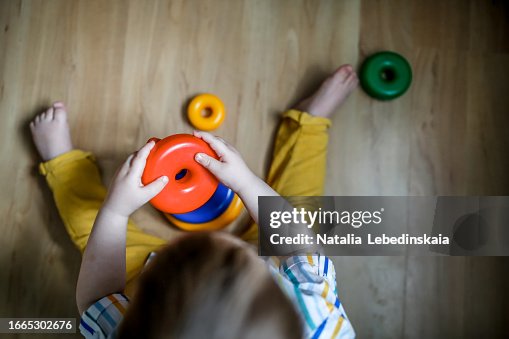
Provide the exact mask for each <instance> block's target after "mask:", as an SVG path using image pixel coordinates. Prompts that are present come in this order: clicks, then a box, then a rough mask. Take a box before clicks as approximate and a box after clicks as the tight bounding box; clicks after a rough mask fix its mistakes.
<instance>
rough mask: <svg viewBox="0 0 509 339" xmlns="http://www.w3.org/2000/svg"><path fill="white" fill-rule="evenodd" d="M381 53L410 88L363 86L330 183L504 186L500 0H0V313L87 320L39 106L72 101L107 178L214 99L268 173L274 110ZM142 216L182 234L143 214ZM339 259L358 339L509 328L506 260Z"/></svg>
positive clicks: (340, 191) (334, 147)
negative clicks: (41, 145) (389, 90)
mask: <svg viewBox="0 0 509 339" xmlns="http://www.w3.org/2000/svg"><path fill="white" fill-rule="evenodd" d="M379 50H394V51H397V52H400V53H402V54H404V55H405V56H406V57H407V58H408V60H409V61H410V63H411V65H412V67H413V72H414V82H413V84H412V86H411V88H410V90H409V92H408V93H407V94H406V95H404V96H403V97H401V98H399V99H397V100H394V101H391V102H377V101H374V100H372V99H370V98H369V97H367V96H366V95H365V94H364V93H363V92H362V91H360V90H359V91H356V92H355V93H354V94H353V95H352V96H351V97H350V98H349V99H348V101H347V102H346V104H345V105H344V106H343V108H342V109H341V110H340V111H338V112H337V114H336V115H335V116H334V117H333V127H332V129H331V138H330V153H329V165H328V169H329V171H328V174H327V177H328V179H327V180H328V185H327V193H328V194H333V195H509V176H508V175H507V173H508V170H509V157H508V156H507V153H508V150H509V133H508V132H507V130H508V127H509V115H508V114H507V113H508V107H509V105H508V104H509V96H508V95H507V94H508V93H509V82H508V81H507V78H508V76H509V10H508V5H507V2H504V1H478V0H471V1H468V0H451V1H440V0H433V1H418V0H414V1H408V0H392V1H389V0H379V1H378V0H352V1H333V0H327V1H305V0H298V1H293V0H292V1H291V0H281V1H250V0H244V1H234V0H231V1H227V0H220V1H198V0H192V1H183V0H175V1H169V0H168V1H162V0H161V1H157V0H149V1H134V0H133V1H117V0H115V1H100V0H39V1H21V0H0V119H1V123H0V141H1V142H0V155H1V157H2V161H1V162H0V173H1V175H2V179H1V180H0V220H1V221H0V225H1V226H0V227H1V234H2V235H1V236H0V260H1V265H2V266H1V267H2V269H1V270H0V317H6V316H10V317H14V316H18V317H21V316H41V317H42V316H55V317H57V316H60V317H64V316H67V317H73V316H76V317H77V316H78V315H77V312H76V308H75V302H74V288H75V283H76V279H77V273H78V269H79V262H80V256H79V254H78V252H77V251H76V250H75V249H74V248H73V246H72V244H70V241H69V240H68V237H67V234H65V231H64V229H63V226H62V224H61V222H60V220H59V217H58V213H57V212H56V209H55V207H54V204H53V203H52V198H51V193H50V192H49V190H48V189H47V188H46V186H45V183H44V181H43V180H42V179H41V178H40V177H39V176H38V175H37V173H36V171H35V165H36V163H37V161H38V159H37V155H36V153H35V150H34V148H33V146H32V143H31V140H30V135H29V132H28V127H27V122H28V121H29V120H30V119H31V118H33V116H34V115H35V114H36V113H38V112H40V111H41V109H42V108H43V107H45V106H47V105H48V104H50V103H51V102H52V101H53V100H63V101H65V102H66V103H67V104H68V106H69V108H70V116H69V119H70V125H71V129H72V135H73V141H74V144H75V145H76V146H77V147H79V148H83V149H86V150H90V151H92V152H94V153H96V154H97V157H98V159H99V163H100V166H101V169H102V170H103V173H104V177H105V182H108V181H109V178H111V175H112V173H113V172H114V170H115V168H116V167H117V166H118V165H119V164H120V163H121V162H122V161H123V160H124V159H125V157H126V156H127V155H128V154H129V153H131V152H132V151H133V150H135V149H136V148H138V147H139V146H140V145H142V144H143V143H144V142H145V141H146V140H147V139H148V138H149V137H152V136H159V137H162V136H166V135H169V134H173V133H177V132H190V131H191V126H189V124H188V123H187V121H186V119H185V116H184V111H185V107H186V105H187V103H188V101H189V100H190V98H192V97H193V96H194V95H196V94H197V93H201V92H213V93H215V94H216V95H218V96H220V97H221V98H222V99H223V100H224V102H225V104H226V107H227V109H228V117H227V119H226V120H225V123H224V124H223V125H222V126H221V128H220V129H219V130H218V131H217V134H219V135H221V136H222V137H223V138H224V139H226V140H229V141H230V142H232V143H233V144H234V145H235V146H236V147H237V148H238V149H239V151H240V152H241V153H242V154H243V155H244V157H245V159H246V161H247V163H248V164H249V166H250V167H251V168H252V169H253V170H254V171H255V172H256V173H257V174H259V175H261V176H263V175H264V174H265V171H266V170H267V166H268V164H269V161H270V151H271V145H272V141H273V134H274V131H275V130H276V127H277V123H278V116H279V114H280V113H281V112H282V111H284V110H285V109H286V108H288V107H290V106H291V105H293V104H294V103H295V102H296V101H297V100H299V99H300V98H302V97H303V96H305V95H308V94H310V93H311V92H312V91H313V90H314V89H315V88H316V86H317V85H318V84H319V83H320V82H321V81H322V80H323V79H324V77H325V76H326V75H327V74H328V73H330V72H331V71H332V70H334V69H335V68H336V67H337V66H339V65H340V64H342V63H352V64H354V65H355V66H356V67H357V66H359V65H360V63H361V62H362V60H363V59H364V58H365V57H366V56H367V55H369V54H371V53H373V52H376V51H379ZM135 220H136V221H137V222H138V224H139V225H140V226H141V227H142V228H144V229H145V230H147V232H151V233H153V234H156V235H159V236H161V237H164V238H171V237H172V235H173V234H174V233H175V232H176V231H175V230H174V229H172V228H171V227H169V226H168V224H167V223H166V221H165V220H164V219H163V218H162V217H161V216H160V215H159V214H158V213H157V212H155V211H154V210H153V209H151V208H150V207H148V206H147V207H145V208H143V209H142V210H141V211H140V212H138V213H136V215H135ZM334 261H335V263H336V269H337V271H338V289H339V293H340V297H341V298H342V301H343V303H344V305H345V307H346V310H347V312H348V314H349V316H350V318H351V320H352V322H353V325H354V327H355V329H356V331H357V333H358V334H359V336H360V337H361V338H363V337H367V338H396V337H401V338H403V337H405V338H406V337H411V338H430V337H443V338H459V337H476V338H477V337H490V338H496V337H507V336H509V327H508V324H509V309H508V306H507V305H508V304H509V303H508V301H509V295H508V292H507V291H506V286H508V285H509V278H508V274H509V266H508V261H507V260H506V258H422V257H376V258H371V257H365V258H364V257H358V258H348V257H344V258H335V259H334ZM6 337H7V336H6ZM13 337H14V336H13ZM25 337H26V338H28V337H30V338H34V337H36V336H34V335H30V336H28V335H19V336H17V337H16V338H25ZM76 337H79V336H78V335H76Z"/></svg>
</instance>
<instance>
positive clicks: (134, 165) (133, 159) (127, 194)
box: [103, 141, 168, 217]
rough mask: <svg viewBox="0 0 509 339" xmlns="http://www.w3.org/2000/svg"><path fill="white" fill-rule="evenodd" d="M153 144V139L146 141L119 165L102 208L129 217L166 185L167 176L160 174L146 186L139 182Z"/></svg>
mask: <svg viewBox="0 0 509 339" xmlns="http://www.w3.org/2000/svg"><path fill="white" fill-rule="evenodd" d="M154 145H155V143H154V142H153V141H151V142H149V143H147V144H146V145H145V146H143V147H142V148H140V150H139V151H138V152H135V153H133V154H131V155H130V156H129V157H128V158H127V160H126V161H125V162H124V164H123V165H122V166H120V168H119V169H118V171H117V173H116V174H115V177H114V178H113V181H112V185H111V187H110V190H109V192H108V195H107V197H106V200H105V201H104V205H103V208H104V209H107V210H108V211H110V212H113V213H115V214H117V215H121V216H124V217H129V216H130V215H131V214H132V213H133V212H134V211H136V210H137V209H138V208H140V207H141V206H143V205H144V204H145V203H147V202H148V201H149V200H150V199H152V198H153V197H155V196H156V195H157V194H159V192H161V191H162V189H163V188H164V186H166V184H167V183H168V177H167V176H162V177H160V178H158V179H156V180H154V181H153V182H151V183H150V184H148V185H146V186H144V185H143V184H142V183H141V176H142V174H143V171H144V170H145V165H146V162H147V157H148V155H149V153H150V150H151V149H152V148H153V147H154Z"/></svg>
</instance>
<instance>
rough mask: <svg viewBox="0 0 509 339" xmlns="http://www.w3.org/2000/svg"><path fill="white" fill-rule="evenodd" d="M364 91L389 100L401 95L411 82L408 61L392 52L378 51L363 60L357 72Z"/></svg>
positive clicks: (380, 98) (374, 96)
mask: <svg viewBox="0 0 509 339" xmlns="http://www.w3.org/2000/svg"><path fill="white" fill-rule="evenodd" d="M359 78H360V82H361V86H362V88H363V89H364V91H366V93H367V94H368V95H370V96H372V97H373V98H376V99H379V100H391V99H395V98H397V97H399V96H400V95H403V93H405V92H406V91H407V89H408V88H409V87H410V83H411V82H412V68H411V67H410V64H409V63H408V61H407V60H406V59H405V58H403V57H402V56H401V55H399V54H397V53H394V52H388V51H385V52H379V53H376V54H373V55H371V56H370V57H368V58H367V59H366V61H364V63H363V64H362V66H361V70H360V72H359Z"/></svg>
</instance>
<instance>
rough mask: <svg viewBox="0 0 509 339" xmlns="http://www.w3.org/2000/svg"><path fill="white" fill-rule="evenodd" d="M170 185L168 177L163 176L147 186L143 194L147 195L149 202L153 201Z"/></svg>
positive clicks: (143, 189)
mask: <svg viewBox="0 0 509 339" xmlns="http://www.w3.org/2000/svg"><path fill="white" fill-rule="evenodd" d="M167 183H168V177H167V176H162V177H160V178H158V179H156V180H154V181H152V182H151V183H150V184H148V185H145V186H144V187H143V188H142V191H143V193H144V194H145V198H146V199H147V201H148V200H150V199H152V198H153V197H155V196H156V195H158V194H159V192H161V191H162V190H163V188H164V186H166V184H167Z"/></svg>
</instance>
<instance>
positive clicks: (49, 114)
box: [45, 107, 54, 121]
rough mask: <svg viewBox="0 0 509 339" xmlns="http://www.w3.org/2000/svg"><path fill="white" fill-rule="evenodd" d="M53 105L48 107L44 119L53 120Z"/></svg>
mask: <svg viewBox="0 0 509 339" xmlns="http://www.w3.org/2000/svg"><path fill="white" fill-rule="evenodd" d="M53 111H54V110H53V107H50V108H48V110H47V111H46V115H45V120H48V121H49V120H53Z"/></svg>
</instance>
